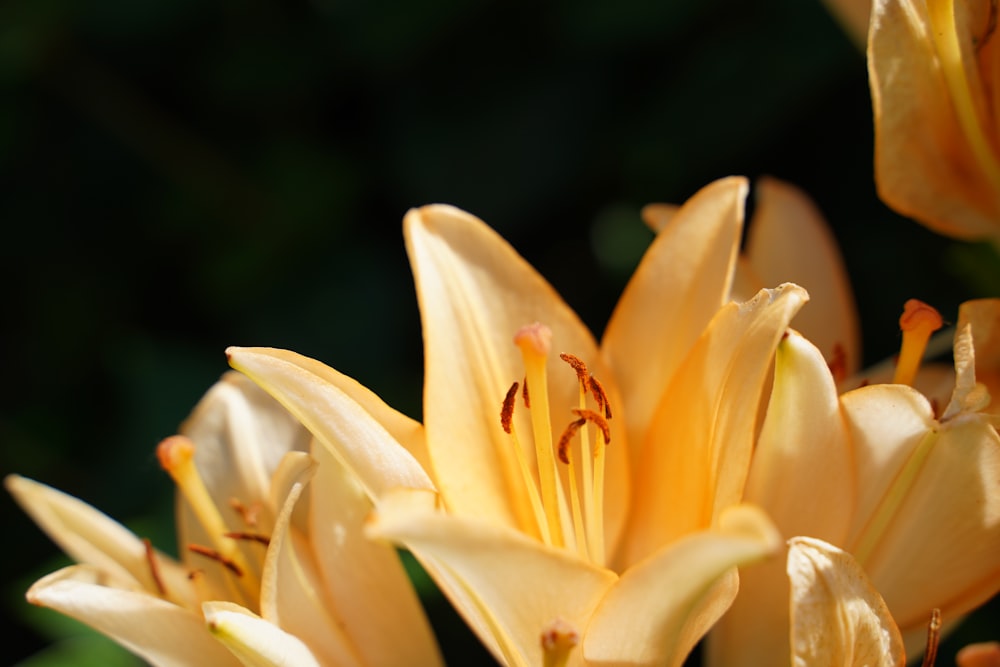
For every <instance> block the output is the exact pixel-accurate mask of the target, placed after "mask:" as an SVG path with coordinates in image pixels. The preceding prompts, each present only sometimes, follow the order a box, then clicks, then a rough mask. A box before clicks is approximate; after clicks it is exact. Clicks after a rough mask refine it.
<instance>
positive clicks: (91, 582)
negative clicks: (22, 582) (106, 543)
mask: <svg viewBox="0 0 1000 667" xmlns="http://www.w3.org/2000/svg"><path fill="white" fill-rule="evenodd" d="M106 583H107V578H106V576H105V575H104V574H102V573H100V572H99V571H98V570H96V569H94V568H92V567H89V566H84V565H74V566H71V567H67V568H64V569H62V570H59V571H58V572H53V573H52V574H50V575H48V576H46V577H43V578H42V579H40V580H38V581H37V582H35V584H34V585H33V586H32V587H31V588H30V589H29V590H28V593H27V597H28V601H29V602H31V603H33V604H36V605H39V606H42V607H47V608H49V609H55V610H56V611H59V612H61V613H63V614H66V615H67V616H70V617H72V618H75V619H76V620H78V621H81V622H83V623H86V624H87V625H89V626H90V627H92V628H94V629H95V630H97V631H98V632H101V633H103V634H105V635H107V636H109V637H111V638H112V639H114V640H115V641H116V642H118V643H119V644H121V645H122V646H124V647H125V648H127V649H128V650H129V651H131V652H133V653H135V654H136V655H138V656H140V657H141V658H143V659H144V660H146V661H148V662H149V663H150V664H151V665H155V666H156V667H198V666H199V665H200V666H203V667H223V666H236V665H238V664H239V663H238V662H237V661H236V660H235V659H234V658H233V657H232V655H230V654H229V652H228V651H226V650H225V649H224V648H223V647H222V646H221V645H220V644H218V642H216V641H215V640H214V639H212V636H211V635H210V634H209V633H208V632H207V631H206V630H205V626H204V623H203V621H202V618H201V616H200V614H198V613H193V612H191V611H188V610H186V609H183V608H181V607H178V606H177V605H174V604H171V603H169V602H166V601H164V600H161V599H159V598H156V597H153V596H152V595H148V594H146V593H142V592H138V591H131V590H122V589H118V588H111V587H109V586H107V585H106Z"/></svg>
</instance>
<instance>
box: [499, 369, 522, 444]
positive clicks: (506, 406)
mask: <svg viewBox="0 0 1000 667" xmlns="http://www.w3.org/2000/svg"><path fill="white" fill-rule="evenodd" d="M517 389H518V384H517V383H516V382H515V383H514V384H512V385H511V386H510V389H508V390H507V395H506V396H504V399H503V407H502V408H500V426H501V427H503V432H504V433H508V434H509V433H510V428H511V423H510V420H511V418H512V417H513V416H514V401H515V400H517Z"/></svg>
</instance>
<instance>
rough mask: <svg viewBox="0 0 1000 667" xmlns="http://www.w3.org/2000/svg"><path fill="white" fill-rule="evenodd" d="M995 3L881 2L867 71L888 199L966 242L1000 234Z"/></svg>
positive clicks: (878, 173) (878, 162)
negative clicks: (966, 240)
mask: <svg viewBox="0 0 1000 667" xmlns="http://www.w3.org/2000/svg"><path fill="white" fill-rule="evenodd" d="M996 12H997V7H996V3H995V2H991V1H990V0H971V1H969V2H965V1H961V2H957V1H956V0H875V2H874V7H873V12H872V23H871V30H870V33H869V42H868V71H869V80H870V84H871V92H872V102H873V106H874V115H875V179H876V183H877V186H878V192H879V196H880V197H881V198H882V200H883V201H884V202H885V203H886V204H888V205H889V206H890V207H892V208H893V209H895V210H896V211H898V212H899V213H901V214H903V215H906V216H909V217H911V218H913V219H915V220H917V221H919V222H921V223H923V224H925V225H927V226H928V227H930V228H931V229H934V230H936V231H937V232H940V233H942V234H947V235H949V236H953V237H957V238H962V239H993V240H996V239H998V238H1000V135H998V131H1000V124H998V118H1000V116H998V114H1000V106H998V103H997V99H998V98H997V96H998V95H1000V85H998V84H1000V78H998V77H1000V68H998V66H997V63H998V60H997V54H998V53H1000V42H998V39H997V36H996V35H995V34H994V32H995V27H996V21H997V16H996Z"/></svg>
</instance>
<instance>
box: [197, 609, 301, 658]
mask: <svg viewBox="0 0 1000 667" xmlns="http://www.w3.org/2000/svg"><path fill="white" fill-rule="evenodd" d="M202 608H203V610H204V613H205V622H206V623H207V624H208V629H209V631H210V632H211V633H212V635H213V636H214V637H215V638H216V639H217V640H219V642H220V643H221V645H223V646H225V647H226V648H228V649H229V650H230V651H231V652H232V655H234V656H236V658H238V659H239V661H240V663H242V664H243V665H244V667H285V666H286V665H295V666H296V667H321V663H320V662H319V661H318V660H316V657H315V656H314V655H313V654H312V653H311V652H310V651H309V649H308V647H306V645H305V644H303V643H302V641H301V640H299V639H298V638H297V637H296V636H295V635H290V634H288V633H287V632H285V631H284V630H282V629H281V628H279V627H278V626H276V625H274V624H273V623H268V622H267V621H265V620H264V619H262V618H260V617H259V616H257V615H255V614H253V613H252V612H250V611H249V610H247V609H244V608H243V607H240V606H239V605H236V604H233V603H231V602H206V603H205V604H204V605H202Z"/></svg>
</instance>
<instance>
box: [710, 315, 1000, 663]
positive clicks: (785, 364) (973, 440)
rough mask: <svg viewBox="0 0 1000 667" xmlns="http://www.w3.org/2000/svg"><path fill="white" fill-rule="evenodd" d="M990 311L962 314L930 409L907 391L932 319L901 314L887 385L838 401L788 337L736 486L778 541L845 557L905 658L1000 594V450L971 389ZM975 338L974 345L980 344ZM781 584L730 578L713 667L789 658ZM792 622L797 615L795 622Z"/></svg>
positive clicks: (822, 372) (981, 394)
mask: <svg viewBox="0 0 1000 667" xmlns="http://www.w3.org/2000/svg"><path fill="white" fill-rule="evenodd" d="M998 322H1000V301H995V300H989V301H987V300H984V301H977V302H969V303H967V304H965V305H964V306H963V308H962V310H961V311H960V317H959V323H958V328H957V332H956V335H955V345H954V357H955V376H954V377H955V378H956V379H955V381H954V383H953V391H952V395H951V399H950V401H949V402H948V403H947V405H945V406H943V407H936V406H935V405H934V404H933V403H932V402H931V401H930V400H928V398H927V397H926V396H924V395H923V394H922V393H920V392H918V391H916V390H915V389H913V388H912V387H910V386H908V385H907V384H902V383H908V382H911V381H912V380H913V378H914V377H915V375H916V363H917V362H918V360H919V359H920V358H921V356H922V355H923V348H924V346H925V345H926V343H927V340H928V337H929V336H930V333H931V331H932V330H933V329H935V328H936V327H939V326H940V325H941V320H940V316H939V315H937V313H936V311H933V309H930V308H929V307H927V306H925V305H923V304H919V302H914V303H910V304H908V308H907V311H906V312H905V313H904V317H903V318H901V325H902V327H903V329H904V332H903V346H902V351H901V354H900V361H899V363H898V365H897V377H896V379H895V382H896V383H895V384H877V385H868V386H865V387H861V388H859V389H855V390H853V391H849V392H847V393H844V394H843V395H840V396H838V390H837V386H836V383H835V381H834V378H833V376H832V374H831V372H830V369H829V367H828V366H827V363H826V361H825V360H824V359H823V357H822V355H821V353H820V352H819V350H818V349H817V348H816V347H815V346H814V345H812V344H811V343H809V341H807V340H806V339H805V338H804V337H802V336H801V335H799V334H797V333H791V334H790V335H789V336H788V337H786V338H785V340H783V341H782V343H781V344H780V345H779V348H778V353H777V355H776V362H775V379H774V389H773V393H772V396H771V401H770V403H769V405H768V412H767V416H766V418H765V420H764V424H763V426H762V430H761V435H760V439H759V441H758V445H757V449H756V450H755V453H754V459H753V463H752V465H751V470H750V475H749V478H748V480H747V485H746V493H745V499H746V500H747V501H749V502H754V503H758V504H760V505H761V506H762V507H764V508H765V510H766V511H768V512H769V514H770V515H771V516H772V517H773V518H774V521H775V523H776V524H777V526H778V527H779V530H780V531H781V532H782V534H783V535H785V536H809V537H811V538H818V539H821V540H824V541H826V542H829V543H830V544H833V545H836V546H837V547H839V548H841V549H843V550H844V551H846V552H848V553H850V554H852V556H853V557H854V558H855V559H856V560H857V562H858V563H859V564H860V566H861V567H862V568H863V569H864V571H865V572H866V573H867V575H868V577H869V579H870V580H871V582H872V585H873V586H874V587H875V588H876V589H877V590H878V591H879V593H880V594H881V595H882V597H883V598H884V600H885V602H886V604H887V605H888V608H889V610H890V611H891V613H892V616H893V618H894V619H895V620H896V622H897V623H898V625H899V627H900V629H901V632H902V634H903V637H904V639H905V641H906V647H907V649H908V653H909V655H911V656H913V655H916V654H917V652H918V651H919V649H921V648H922V642H923V637H924V634H925V624H926V622H927V619H928V618H929V615H930V611H931V610H932V609H934V608H938V609H940V610H941V614H942V617H943V618H944V621H945V626H946V627H951V626H953V625H954V624H955V623H956V622H957V621H959V620H960V619H961V618H962V617H963V616H964V615H965V614H967V613H968V612H969V611H971V610H973V609H974V608H976V607H977V606H979V605H980V604H982V603H984V602H985V601H986V600H988V599H989V598H990V597H992V596H993V595H994V594H995V593H996V592H997V591H998V590H1000V561H997V559H996V553H997V552H998V549H1000V437H998V435H997V432H996V430H995V429H994V427H993V425H992V422H993V419H994V418H993V417H991V416H990V415H988V414H986V413H984V412H982V409H983V408H984V407H985V406H986V405H987V403H988V401H989V395H988V392H987V391H986V389H985V387H984V385H982V384H981V383H978V382H977V381H976V367H977V365H978V364H977V359H976V352H977V351H978V342H977V345H976V346H975V347H974V346H973V341H978V340H979V339H980V338H982V340H983V341H984V349H985V350H989V349H990V348H991V347H995V343H991V342H989V341H990V338H989V337H988V336H987V335H986V333H985V332H986V331H987V330H989V329H991V328H992V327H994V326H995V325H996V323H998ZM980 332H983V333H982V335H980ZM788 595H789V584H788V581H787V579H786V576H785V573H784V572H782V571H780V569H778V568H775V567H774V566H773V565H772V564H763V565H761V566H760V567H757V568H753V569H751V570H747V571H746V572H745V573H743V574H741V592H740V595H739V596H738V597H737V599H736V601H735V603H734V604H733V606H732V607H731V608H730V610H729V612H727V614H726V616H725V617H723V619H722V620H721V621H720V623H719V624H718V625H717V626H716V628H715V629H714V630H713V632H712V633H711V635H710V640H709V656H710V661H709V662H710V664H718V665H740V664H746V665H752V664H760V663H761V662H762V661H765V660H766V661H767V662H768V663H769V664H774V663H775V661H776V659H775V656H780V655H787V654H788V653H787V652H788V650H789V646H788V637H789V634H788V632H789V630H788V628H789V608H788V604H787V600H788ZM792 613H794V610H793V612H792Z"/></svg>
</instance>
